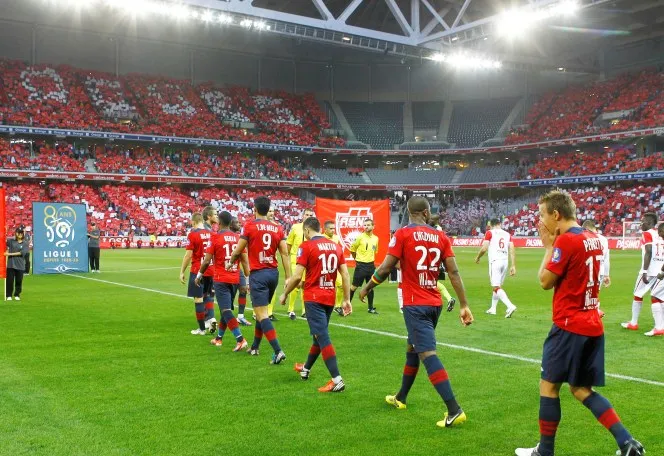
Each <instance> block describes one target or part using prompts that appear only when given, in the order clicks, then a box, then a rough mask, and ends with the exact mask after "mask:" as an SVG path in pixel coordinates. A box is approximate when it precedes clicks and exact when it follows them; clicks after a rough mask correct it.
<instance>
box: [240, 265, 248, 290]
mask: <svg viewBox="0 0 664 456" xmlns="http://www.w3.org/2000/svg"><path fill="white" fill-rule="evenodd" d="M239 286H241V287H246V286H247V278H246V277H245V275H244V272H243V271H242V270H241V269H240V285H239Z"/></svg>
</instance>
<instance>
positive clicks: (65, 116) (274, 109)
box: [0, 60, 344, 147]
mask: <svg viewBox="0 0 664 456" xmlns="http://www.w3.org/2000/svg"><path fill="white" fill-rule="evenodd" d="M224 121H228V122H229V123H230V124H228V123H226V124H225V123H224ZM233 122H242V123H251V124H252V125H254V126H255V130H247V129H246V128H245V127H246V126H241V125H237V124H233ZM0 123H5V124H11V125H31V126H36V127H57V128H69V129H79V130H102V131H117V132H139V133H146V134H155V135H163V136H188V137H197V138H213V139H229V140H244V141H255V142H266V143H279V144H294V145H305V146H313V145H321V146H325V147H336V146H342V145H343V144H344V141H343V140H342V139H339V138H336V137H323V136H321V131H322V130H323V129H326V128H329V123H328V121H327V119H326V118H325V114H324V113H323V111H322V109H321V108H320V106H319V105H318V103H317V102H316V100H315V99H314V97H313V95H311V94H304V95H302V94H297V95H296V94H289V93H285V92H280V91H260V92H251V91H249V90H248V89H246V88H242V87H230V88H216V87H213V86H212V85H211V84H202V85H200V86H197V87H193V86H192V85H191V83H190V82H189V81H186V80H177V79H172V78H166V77H162V76H149V75H143V74H129V75H125V76H120V77H116V76H115V75H112V74H108V73H102V72H96V71H86V70H81V69H77V68H73V67H70V66H67V65H35V66H29V65H26V64H25V63H23V62H19V61H12V60H0Z"/></svg>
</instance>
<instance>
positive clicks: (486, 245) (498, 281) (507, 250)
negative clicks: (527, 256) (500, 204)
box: [475, 219, 516, 318]
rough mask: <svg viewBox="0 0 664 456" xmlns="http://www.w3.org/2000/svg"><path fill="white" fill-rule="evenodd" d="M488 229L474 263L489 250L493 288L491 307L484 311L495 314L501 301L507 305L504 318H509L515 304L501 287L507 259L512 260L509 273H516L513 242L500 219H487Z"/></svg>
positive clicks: (506, 267)
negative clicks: (501, 225)
mask: <svg viewBox="0 0 664 456" xmlns="http://www.w3.org/2000/svg"><path fill="white" fill-rule="evenodd" d="M489 226H490V229H489V230H487V232H486V234H485V235H484V241H483V242H482V247H481V248H480V251H479V252H477V256H476V257H475V263H477V264H479V263H480V258H482V256H483V255H484V254H485V253H486V252H487V251H488V252H489V280H490V281H491V287H492V288H493V295H492V296H491V307H490V308H489V310H487V311H486V313H488V314H489V315H496V307H498V301H503V303H504V304H505V305H506V306H507V311H506V312H505V318H510V317H511V316H512V314H513V313H514V311H515V310H516V306H515V305H514V304H512V301H510V299H509V298H508V297H507V293H505V290H503V289H502V286H503V282H504V281H505V276H506V275H507V269H508V266H509V261H511V262H512V267H511V268H509V271H510V275H511V276H513V275H515V274H516V255H515V252H514V242H512V236H511V235H510V234H509V233H508V232H507V231H505V230H503V229H502V228H501V227H500V220H498V219H491V220H490V221H489Z"/></svg>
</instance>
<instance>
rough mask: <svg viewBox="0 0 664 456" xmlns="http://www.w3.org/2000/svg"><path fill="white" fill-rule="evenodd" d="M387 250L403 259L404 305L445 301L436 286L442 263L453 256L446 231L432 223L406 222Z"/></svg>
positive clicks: (432, 304) (438, 303)
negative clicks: (433, 225)
mask: <svg viewBox="0 0 664 456" xmlns="http://www.w3.org/2000/svg"><path fill="white" fill-rule="evenodd" d="M387 254H388V255H392V256H394V257H396V258H398V259H399V261H400V262H401V290H402V295H403V305H404V306H436V307H437V306H440V305H442V299H441V297H440V292H439V291H438V287H437V282H438V274H439V270H440V265H441V263H442V262H443V260H445V258H449V257H453V256H454V252H453V251H452V243H451V242H450V240H449V238H448V237H447V236H446V235H445V233H443V232H442V231H438V230H436V229H435V228H432V227H430V226H429V225H416V224H412V225H408V226H405V227H403V228H400V229H398V230H397V231H396V233H394V236H393V237H392V239H391V240H390V244H389V248H388V250H387Z"/></svg>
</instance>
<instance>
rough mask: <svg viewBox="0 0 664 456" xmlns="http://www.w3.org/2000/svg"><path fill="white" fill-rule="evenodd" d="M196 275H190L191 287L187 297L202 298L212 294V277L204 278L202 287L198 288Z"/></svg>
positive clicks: (191, 273)
mask: <svg viewBox="0 0 664 456" xmlns="http://www.w3.org/2000/svg"><path fill="white" fill-rule="evenodd" d="M195 281H196V274H194V273H193V272H190V273H189V286H188V288H187V296H188V297H190V298H202V297H203V296H209V295H211V294H212V290H213V288H212V277H202V278H201V286H200V287H197V286H196V283H195Z"/></svg>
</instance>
